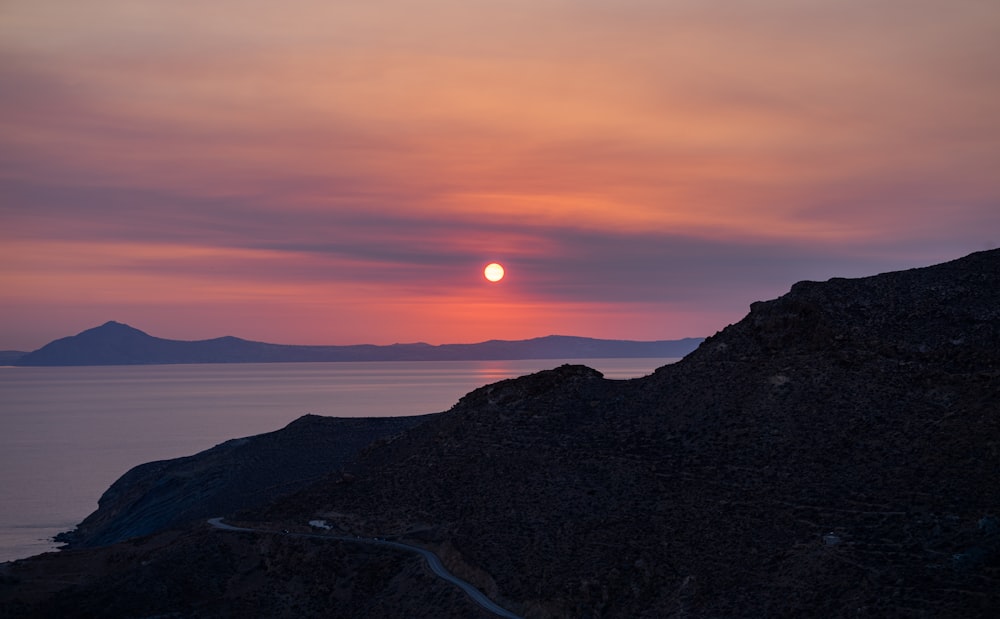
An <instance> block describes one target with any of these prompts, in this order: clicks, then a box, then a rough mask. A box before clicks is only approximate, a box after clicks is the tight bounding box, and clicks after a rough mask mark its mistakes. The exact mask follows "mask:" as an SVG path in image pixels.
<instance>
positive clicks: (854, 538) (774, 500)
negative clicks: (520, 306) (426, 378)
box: [0, 251, 1000, 617]
mask: <svg viewBox="0 0 1000 619" xmlns="http://www.w3.org/2000/svg"><path fill="white" fill-rule="evenodd" d="M998 402H1000V251H990V252H980V253H977V254H972V255H970V256H968V257H966V258H963V259H961V260H957V261H954V262H950V263H946V264H943V265H937V266H934V267H929V268H925V269H914V270H911V271H904V272H898V273H889V274H884V275H879V276H875V277H871V278H864V279H857V280H839V279H838V280H831V281H829V282H824V283H811V282H804V283H800V284H796V285H795V286H794V287H793V288H792V290H791V291H790V292H789V293H788V294H786V295H784V296H783V297H781V298H779V299H776V300H774V301H769V302H765V303H757V304H754V305H753V306H752V308H751V312H750V314H749V315H748V316H747V317H746V318H745V319H744V320H742V321H740V322H739V323H737V324H735V325H731V326H729V327H727V328H726V329H724V330H723V331H721V332H720V333H718V334H716V335H715V336H713V337H712V338H709V339H708V340H707V341H706V342H705V343H704V344H703V345H702V346H701V347H699V349H698V350H696V351H695V352H693V353H692V354H690V355H688V357H686V358H685V359H684V360H683V361H681V362H679V363H677V364H673V365H670V366H665V367H663V368H660V369H659V370H657V372H655V373H654V374H653V375H651V376H649V377H646V378H643V379H636V380H632V381H609V380H605V379H604V378H603V377H602V376H601V375H600V374H599V373H598V372H595V371H594V370H591V369H589V368H586V367H582V366H563V367H560V368H557V369H554V370H550V371H545V372H540V373H538V374H534V375H530V376H526V377H522V378H519V379H514V380H508V381H502V382H500V383H496V384H493V385H488V386H485V387H482V388H480V389H477V390H476V391H473V392H472V393H470V394H468V395H467V396H466V397H464V398H463V399H462V400H461V401H460V402H459V403H458V404H457V405H456V406H455V407H454V408H453V409H452V410H450V411H448V412H447V413H444V414H441V415H437V416H433V417H430V418H428V419H427V420H426V422H424V423H422V424H419V425H416V426H414V427H413V428H411V429H410V430H408V431H407V432H405V433H402V434H400V435H398V436H396V437H395V438H394V439H393V440H388V441H379V442H376V443H375V444H373V445H371V446H369V447H368V448H366V449H364V450H363V451H362V452H361V453H360V455H359V457H358V458H357V459H356V460H355V461H354V462H352V463H349V464H348V465H346V468H347V470H349V471H350V472H351V474H352V475H353V476H354V479H355V481H354V483H350V484H344V483H336V480H335V479H329V480H321V481H318V482H316V483H313V484H311V485H309V486H308V487H306V488H304V489H302V490H301V491H299V492H297V493H295V494H292V495H290V496H288V497H285V498H282V499H280V500H278V501H275V502H273V503H271V504H269V505H268V506H266V507H263V508H255V509H251V510H245V511H243V512H242V513H240V514H238V515H237V517H238V518H239V519H240V521H242V522H244V523H251V522H266V523H272V524H271V526H284V527H288V528H296V527H304V526H305V523H306V522H307V521H308V520H310V519H315V518H322V519H325V520H326V521H327V522H328V523H330V524H331V525H332V526H334V527H335V528H338V529H339V530H342V531H347V532H356V533H359V534H376V535H383V536H384V535H391V536H399V537H401V538H405V539H408V540H410V541H412V542H415V543H420V544H423V545H425V546H427V547H430V548H433V549H436V550H437V551H438V552H439V553H440V554H441V555H442V556H444V557H445V560H446V563H448V564H449V566H450V567H451V569H452V571H454V572H456V573H457V574H459V575H460V576H463V577H464V578H466V579H468V580H470V581H473V582H475V583H476V584H477V585H478V586H479V587H480V588H481V589H483V590H484V591H486V592H487V593H489V594H490V595H491V596H492V597H493V598H494V599H497V600H498V601H500V602H501V603H503V604H504V605H505V606H507V607H508V608H511V609H513V610H516V611H518V612H520V613H522V614H523V615H525V616H526V617H720V616H725V617H760V616H770V617H801V616H822V617H931V616H933V617H993V616H997V614H998V612H1000V484H998V483H997V479H1000V405H998V404H997V403H998ZM212 534H215V535H216V536H225V535H231V536H234V537H245V538H246V539H245V541H243V543H242V544H240V543H238V542H235V541H228V540H227V541H226V542H225V543H226V544H235V545H236V546H238V548H239V550H238V551H236V550H234V551H233V552H235V554H236V555H238V556H239V557H249V556H252V555H253V550H252V549H253V548H254V547H255V545H260V544H265V543H266V544H273V543H276V541H275V540H273V539H270V538H266V536H251V535H243V534H240V535H237V534H225V533H222V532H212V531H205V530H204V529H192V530H191V531H189V532H188V533H186V534H184V535H181V536H180V538H179V539H178V540H174V541H172V542H171V541H170V540H162V538H161V537H160V536H154V537H152V538H149V539H148V540H145V541H143V542H142V543H143V544H152V543H157V544H161V545H162V546H163V550H162V551H157V552H154V553H153V554H151V555H150V556H151V557H155V558H157V560H162V561H163V562H164V563H163V564H162V568H161V572H160V573H161V574H162V579H163V580H164V582H165V583H166V584H164V585H163V586H164V587H170V586H174V587H176V586H179V585H177V584H176V583H177V582H179V581H178V580H177V579H179V578H181V577H182V575H183V572H184V570H183V569H182V567H181V566H182V565H184V561H185V560H186V559H185V557H186V556H187V555H185V553H183V552H181V551H176V552H174V551H173V550H171V549H176V548H180V547H182V546H178V544H181V543H182V542H181V540H188V539H194V538H199V539H200V537H199V536H209V537H206V538H205V539H215V538H212V537H210V536H211V535H212ZM175 535H180V534H175ZM158 540H162V541H158ZM184 543H190V542H184ZM213 543H221V542H218V541H216V542H213ZM318 543H322V542H318ZM112 548H115V547H112ZM101 551H103V552H109V551H110V549H101ZM91 552H99V551H91ZM220 552H221V551H220ZM309 552H313V550H312V547H311V546H309V545H308V544H305V545H303V547H301V548H299V549H298V550H296V551H295V552H294V553H291V554H288V555H287V556H286V557H285V558H284V559H282V560H278V561H272V562H270V563H269V564H268V569H269V570H270V571H269V572H268V574H269V577H270V578H273V579H277V580H279V581H280V582H292V581H295V582H298V581H299V580H301V581H302V582H306V581H305V580H303V579H306V578H307V576H306V575H307V574H308V573H309V572H308V569H307V568H306V567H304V565H305V564H304V563H301V562H300V561H299V560H298V559H296V558H293V557H300V556H301V557H306V556H309ZM341 552H344V553H347V554H346V555H344V556H345V557H348V556H351V557H353V556H354V555H353V554H352V553H354V552H355V551H352V550H350V549H347V548H344V549H342V550H341ZM74 556H76V557H79V555H74ZM60 560H62V561H69V559H68V558H67V559H61V558H60V556H55V557H51V556H46V557H41V558H37V559H31V560H27V561H22V562H18V563H16V564H13V565H9V566H8V567H6V569H5V571H4V572H3V574H4V578H7V579H8V581H15V580H16V579H20V580H16V582H13V583H12V584H7V585H4V586H0V603H5V604H14V603H19V604H21V606H18V607H17V608H18V610H20V611H25V612H32V611H34V610H38V609H43V608H48V607H45V606H44V605H45V604H52V603H53V602H52V600H53V599H55V598H57V597H59V596H65V595H68V594H69V593H72V595H73V596H75V597H73V599H74V600H76V603H78V604H82V605H84V606H78V608H83V607H86V604H87V603H88V600H96V599H103V598H102V597H101V596H104V597H107V598H109V599H116V595H117V594H116V593H115V592H116V591H118V590H120V589H116V587H118V588H120V587H124V586H126V585H127V586H128V587H132V588H133V589H134V588H137V587H138V585H137V584H136V583H137V582H138V581H136V580H135V579H134V578H133V579H132V580H129V578H130V577H128V576H127V574H129V572H128V570H129V569H137V568H136V565H138V563H137V561H138V557H137V556H136V557H131V558H126V559H122V560H121V561H120V562H119V563H118V564H116V565H118V567H117V568H115V569H114V570H111V572H112V574H113V575H114V578H117V579H118V580H109V578H110V576H107V577H104V578H103V579H91V580H87V579H85V578H83V579H78V580H76V581H74V582H75V583H76V585H75V588H73V589H71V590H69V589H65V588H63V590H61V591H60V590H59V586H58V585H57V584H56V583H54V582H52V581H53V580H54V579H51V580H49V581H48V582H47V584H48V586H50V587H51V588H52V591H58V593H55V594H49V595H47V596H46V595H42V594H39V593H37V591H38V587H39V586H40V585H28V584H26V583H27V580H26V578H27V576H26V574H31V573H37V570H39V569H40V568H39V567H38V566H39V565H41V562H42V561H47V562H49V563H48V564H47V565H49V571H50V572H52V573H55V571H57V566H59V565H63V563H60ZM81 560H82V559H81ZM95 560H96V559H95ZM206 560H208V558H206ZM243 560H244V559H241V560H240V561H243ZM245 560H246V561H249V559H245ZM345 560H347V559H345ZM357 560H358V559H357V558H356V557H354V558H353V559H350V561H357ZM352 564H353V563H352ZM241 565H243V564H242V563H240V562H239V561H235V562H231V563H230V564H227V565H223V566H220V567H219V569H218V570H217V572H215V573H217V574H218V576H217V580H218V582H220V583H223V584H224V586H225V587H226V591H245V590H246V587H247V585H248V583H249V582H251V580H250V579H251V576H250V573H249V572H248V571H246V569H244V568H241V567H240V566H241ZM331 569H333V568H331ZM387 569H388V570H389V571H392V570H393V569H397V570H398V571H397V572H396V576H395V577H394V580H393V582H396V583H397V588H396V589H391V587H388V586H387V585H386V586H383V587H382V588H378V587H376V589H377V590H371V591H370V595H368V597H365V600H366V601H367V602H366V603H367V604H369V605H370V604H379V603H382V604H384V603H385V600H387V599H389V598H388V597H386V596H388V595H390V593H389V591H390V590H393V591H397V592H398V591H400V590H407V591H412V592H413V594H414V596H415V597H416V596H419V595H420V593H421V591H418V589H420V587H419V586H418V585H417V584H416V581H415V580H414V577H415V576H414V574H415V572H407V571H406V569H407V568H406V567H404V566H403V565H398V566H396V567H394V568H387ZM414 569H416V568H414ZM32 570H36V571H35V572H32ZM241 570H242V571H241ZM337 574H339V572H337ZM339 578H340V576H335V580H337V579H339ZM41 580H42V581H43V582H45V579H44V578H43V579H41ZM112 582H114V583H116V584H115V585H114V586H112V584H111V583H112ZM268 582H271V581H268ZM310 582H311V581H310ZM338 582H341V583H342V586H343V587H345V588H346V589H349V590H351V591H357V590H358V589H357V587H358V586H359V583H360V582H362V581H361V580H359V579H358V577H357V575H356V573H355V572H350V573H349V572H348V571H345V572H344V577H343V579H342V580H338ZM223 584H220V585H219V586H223ZM316 587H317V585H303V586H302V587H300V588H298V589H296V593H295V594H294V596H293V597H292V599H294V600H295V602H296V603H297V604H299V607H300V609H301V612H300V616H323V612H322V610H321V609H322V608H323V601H324V600H325V599H326V597H324V596H326V595H327V594H326V593H324V590H322V589H318V588H316ZM400 588H402V589H400ZM129 590H132V589H129ZM248 595H249V594H233V597H231V598H228V599H230V603H231V604H232V605H233V607H234V608H235V607H236V606H235V605H237V604H240V603H243V601H244V600H245V599H248V598H247V597H245V596H248ZM32 596H34V597H32ZM393 599H395V598H393ZM414 599H415V598H414ZM182 600H183V603H184V604H187V606H184V607H181V606H180V605H179V604H180V603H181V602H179V601H177V600H172V601H171V599H169V598H163V599H160V598H157V599H155V600H149V602H148V603H149V606H148V608H147V609H146V610H145V611H144V612H149V613H151V612H152V610H155V611H156V612H160V613H166V612H178V613H180V616H195V614H197V616H225V613H224V611H222V610H220V608H221V607H220V606H218V603H217V602H213V600H217V597H212V596H211V595H209V594H207V593H192V594H191V595H189V596H182ZM351 600H353V601H352V602H350V604H355V606H353V607H352V608H355V609H356V610H357V612H358V614H359V615H363V612H364V609H365V608H367V607H366V606H364V604H362V603H361V602H360V600H361V597H351ZM213 604H215V606H213ZM457 604H458V603H457V602H454V601H444V600H443V599H442V601H441V603H440V605H439V606H438V608H437V609H436V612H437V616H453V617H462V616H469V615H468V610H469V609H468V608H466V607H462V606H459V605H457ZM389 606H391V604H390V605H389ZM0 608H2V607H0ZM88 608H90V607H88ZM421 608H423V607H421ZM190 609H195V610H190ZM195 611H197V612H195ZM95 616H100V613H95ZM398 616H403V615H398Z"/></svg>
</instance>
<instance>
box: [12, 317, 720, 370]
mask: <svg viewBox="0 0 1000 619" xmlns="http://www.w3.org/2000/svg"><path fill="white" fill-rule="evenodd" d="M701 341H702V339H701V338H685V339H682V340H661V341H654V342H636V341H630V340H599V339H593V338H587V337H571V336H565V335H550V336H547V337H539V338H534V339H530V340H515V341H508V340H490V341H488V342H480V343H478V344H443V345H440V346H433V345H431V344H424V343H416V344H392V345H389V346H376V345H373V344H359V345H354V346H292V345H285V344H267V343H265V342H254V341H250V340H244V339H240V338H238V337H231V336H227V337H220V338H215V339H211V340H199V341H194V342H187V341H181V340H167V339H163V338H159V337H154V336H152V335H149V334H147V333H145V332H143V331H140V330H139V329H136V328H134V327H130V326H129V325H126V324H122V323H120V322H114V321H111V322H106V323H104V324H103V325H101V326H99V327H95V328H93V329H88V330H86V331H84V332H82V333H79V334H77V335H74V336H71V337H64V338H62V339H58V340H55V341H53V342H50V343H49V344H46V345H45V346H43V347H41V348H39V349H38V350H36V351H34V352H30V353H26V354H25V353H20V354H21V356H20V357H18V358H14V359H11V362H12V363H13V364H14V365H34V366H39V365H41V366H58V365H143V364H168V363H276V362H296V361H297V362H301V361H470V360H499V359H586V358H606V357H683V356H684V355H686V354H687V353H689V352H691V351H692V350H694V349H695V348H697V346H698V344H699V343H701Z"/></svg>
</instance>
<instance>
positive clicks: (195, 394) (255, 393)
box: [0, 358, 677, 562]
mask: <svg viewBox="0 0 1000 619" xmlns="http://www.w3.org/2000/svg"><path fill="white" fill-rule="evenodd" d="M675 361H677V359H672V358H670V359H663V358H660V359H653V358H650V359H645V358H643V359H631V358H630V359H573V360H560V359H532V360H513V361H398V362H364V363H339V362H338V363H259V364H253V363H233V364H195V365H142V366H91V367H0V562H3V561H12V560H15V559H21V558H25V557H29V556H32V555H36V554H40V553H43V552H48V551H51V550H55V549H56V548H57V547H58V545H57V544H55V543H54V542H53V541H52V538H53V536H55V535H56V534H58V533H60V532H63V531H68V530H70V529H72V528H73V527H74V526H76V525H77V524H78V523H79V522H80V521H81V520H83V519H84V518H85V517H87V516H88V515H89V514H90V513H91V512H93V511H94V510H95V509H97V500H98V498H99V497H100V496H101V494H102V493H103V492H104V491H105V490H106V489H107V488H108V487H109V486H110V485H111V484H112V483H113V482H114V481H115V480H116V479H118V478H119V477H120V476H121V475H122V474H124V473H125V472H126V471H128V470H129V469H131V468H132V467H134V466H137V465H139V464H142V463H145V462H151V461H154V460H164V459H168V458H178V457H182V456H188V455H192V454H195V453H198V452H200V451H204V450H205V449H209V448H210V447H213V446H215V445H217V444H219V443H222V442H224V441H226V440H229V439H231V438H238V437H244V436H252V435H255V434H261V433H264V432H271V431H273V430H278V429H280V428H283V427H284V426H285V425H287V424H288V423H290V422H291V421H293V420H295V419H297V418H299V417H301V416H302V415H305V414H309V413H312V414H316V415H327V416H333V417H392V416H407V415H421V414H425V413H436V412H441V411H446V410H448V409H449V408H451V406H452V405H454V404H455V403H456V402H457V401H458V400H459V398H461V397H462V396H463V395H465V394H466V393H468V392H469V391H472V390H473V389H475V388H477V387H481V386H483V385H486V384H489V383H493V382H496V381H499V380H503V379H506V378H513V377H516V376H522V375H524V374H530V373H532V372H536V371H539V370H543V369H549V368H554V367H557V366H559V365H561V364H563V363H574V364H583V365H587V366H589V367H592V368H594V369H596V370H598V371H600V372H603V373H604V376H605V377H606V378H611V379H628V378H636V377H639V376H644V375H646V374H650V373H651V372H652V371H653V370H655V369H656V368H658V367H660V366H662V365H666V364H668V363H673V362H675Z"/></svg>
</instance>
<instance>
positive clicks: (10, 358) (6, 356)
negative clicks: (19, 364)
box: [0, 350, 28, 365]
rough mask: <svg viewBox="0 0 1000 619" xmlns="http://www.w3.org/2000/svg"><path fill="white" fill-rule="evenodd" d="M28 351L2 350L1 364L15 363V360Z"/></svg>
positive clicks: (0, 355)
mask: <svg viewBox="0 0 1000 619" xmlns="http://www.w3.org/2000/svg"><path fill="white" fill-rule="evenodd" d="M26 354H28V353H26V352H24V351H23V350H0V365H14V362H15V361H17V360H18V359H20V358H21V357H23V356H24V355H26Z"/></svg>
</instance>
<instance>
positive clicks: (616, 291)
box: [0, 0, 1000, 350]
mask: <svg viewBox="0 0 1000 619" xmlns="http://www.w3.org/2000/svg"><path fill="white" fill-rule="evenodd" d="M998 58H1000V3H998V2H996V0H948V1H944V0H934V1H931V0H905V1H903V0H892V1H889V0H838V1H837V2H830V1H829V0H823V1H815V0H794V1H793V0H759V1H743V0H726V1H722V0H655V1H654V0H503V1H499V0H493V1H489V2H487V1H482V0H421V1H420V2H416V1H410V0H364V1H363V2H362V1H353V0H342V1H339V2H330V1H329V0H286V1H285V2H281V3H278V2H273V1H267V2H265V1H262V0H214V1H213V2H201V1H194V0H170V1H167V0H88V1H87V2H80V1H79V0H4V1H3V2H2V3H0V349H17V350H33V349H36V348H38V347H40V346H42V345H44V344H45V343H47V342H49V341H51V340H53V339H56V338H58V337H63V336H66V335H72V334H74V333H77V332H79V331H82V330H84V329H87V328H90V327H94V326H97V325H99V324H102V323H103V322H106V321H108V320H117V321H120V322H125V323H128V324H130V325H132V326H134V327H136V328H139V329H142V330H144V331H146V332H148V333H150V334H152V335H157V336H160V337H167V338H173V339H185V340H195V339H203V338H211V337H218V336H222V335H235V336H238V337H243V338H247V339H253V340H260V341H269V342H277V343H288V344H356V343H374V344H389V343H393V342H416V341H424V342H429V343H432V344H443V343H457V342H479V341H484V340H488V339H524V338H530V337H538V336H543V335H548V334H564V335H581V336H589V337H598V338H610V339H637V340H657V339H676V338H682V337H689V336H692V337H698V336H707V335H711V334H713V333H715V332H716V331H718V330H720V329H722V328H724V327H725V326H726V325H727V324H729V323H733V322H736V321H738V320H740V319H741V318H742V317H743V316H744V315H745V314H746V313H747V311H748V308H749V305H750V303H752V302H754V301H758V300H766V299H770V298H774V297H777V296H779V295H781V294H783V293H784V292H786V291H787V290H788V289H789V288H790V286H791V285H792V284H793V283H795V282H796V281H799V280H804V279H809V280H825V279H828V278H830V277H835V276H841V277H857V276H867V275H874V274H876V273H880V272H885V271H890V270H897V269H902V268H911V267H918V266H927V265H930V264H935V263H939V262H943V261H947V260H951V259H955V258H959V257H961V256H964V255H966V254H968V253H971V252H974V251H979V250H984V249H992V248H995V247H997V246H998V244H1000V172H998V171H1000V62H998V60H997V59H998ZM492 261H497V262H500V263H502V264H503V265H504V267H505V268H506V272H507V276H506V277H505V278H504V279H503V280H502V281H500V282H498V283H495V284H492V283H489V282H487V281H486V280H485V278H484V277H483V272H482V269H483V267H484V266H485V265H486V264H487V263H489V262H492Z"/></svg>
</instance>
